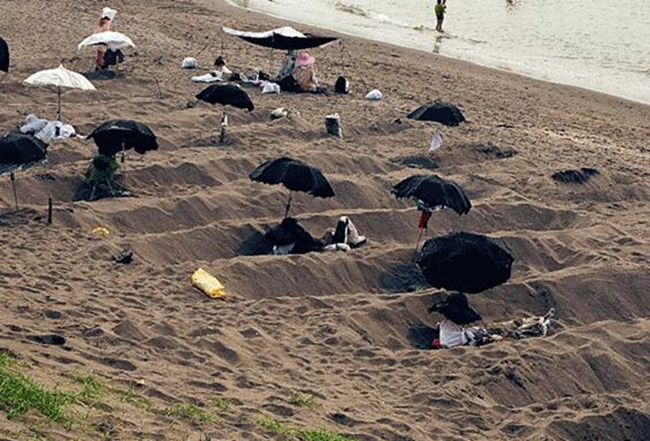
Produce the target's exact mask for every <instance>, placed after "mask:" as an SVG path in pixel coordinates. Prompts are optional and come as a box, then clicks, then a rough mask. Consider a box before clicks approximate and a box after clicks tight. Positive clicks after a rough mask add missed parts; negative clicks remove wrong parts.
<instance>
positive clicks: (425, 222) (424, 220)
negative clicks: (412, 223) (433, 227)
mask: <svg viewBox="0 0 650 441" xmlns="http://www.w3.org/2000/svg"><path fill="white" fill-rule="evenodd" d="M429 219H431V212H430V211H423V212H422V214H421V215H420V221H419V222H418V228H420V229H422V228H427V227H428V226H429Z"/></svg>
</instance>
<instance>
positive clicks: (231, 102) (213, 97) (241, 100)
mask: <svg viewBox="0 0 650 441" xmlns="http://www.w3.org/2000/svg"><path fill="white" fill-rule="evenodd" d="M196 98H198V99H200V100H201V101H205V102H206V103H210V104H221V105H224V106H233V107H237V108H239V109H247V110H248V111H249V112H250V111H252V110H253V109H254V108H255V106H254V105H253V101H251V98H250V97H249V96H248V94H247V93H246V92H245V91H244V90H243V89H242V88H241V87H239V86H237V85H235V84H213V85H212V86H209V87H207V88H206V89H203V90H202V91H201V93H199V94H198V95H197V96H196Z"/></svg>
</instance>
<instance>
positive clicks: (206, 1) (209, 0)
mask: <svg viewBox="0 0 650 441" xmlns="http://www.w3.org/2000/svg"><path fill="white" fill-rule="evenodd" d="M193 1H194V2H196V3H199V4H202V5H204V6H206V7H210V5H214V4H215V3H223V4H225V5H226V6H228V7H231V8H235V9H238V10H241V11H245V12H246V13H251V14H259V15H261V16H264V17H269V18H272V19H274V20H278V21H282V22H286V23H293V24H295V25H300V26H304V27H307V28H311V29H318V30H320V31H325V32H329V33H331V34H333V35H339V36H345V37H347V38H353V39H360V40H366V41H371V42H374V43H378V44H382V45H388V46H393V47H399V48H402V49H407V50H412V51H417V52H418V53H424V54H427V55H429V56H431V55H433V56H437V57H442V58H444V59H447V60H453V61H457V62H463V63H469V64H471V65H473V66H477V67H480V68H484V69H490V70H495V71H498V72H502V73H506V74H513V75H516V76H518V77H523V78H528V79H532V80H535V81H541V82H544V83H548V84H552V85H555V86H563V87H571V88H577V89H581V90H585V91H588V92H593V93H598V94H602V95H607V96H611V97H614V98H617V99H622V100H625V101H629V102H631V103H634V104H641V105H644V106H649V107H650V100H648V101H644V100H643V99H635V98H631V97H628V96H623V95H617V94H614V93H611V92H607V91H602V90H597V89H590V88H588V87H586V86H583V85H576V84H570V83H568V82H567V83H565V82H558V81H555V80H551V79H547V78H543V77H542V76H543V74H540V75H536V74H535V73H532V72H518V71H516V70H513V69H508V68H503V67H499V66H497V65H491V64H488V63H485V64H484V63H481V62H480V61H479V60H478V59H464V58H457V57H453V56H450V55H445V54H437V53H433V52H430V51H427V50H424V49H421V48H417V47H413V46H407V45H401V44H396V43H391V42H388V41H384V40H380V39H377V38H372V37H370V36H360V35H355V34H351V33H348V32H346V31H341V30H337V29H331V28H328V27H323V26H320V25H318V26H317V25H313V24H310V23H306V22H302V21H299V20H297V19H293V18H286V17H283V16H280V15H276V14H273V13H270V12H265V11H259V10H254V9H249V8H247V7H245V6H241V5H239V4H237V3H236V2H235V1H233V0H193Z"/></svg>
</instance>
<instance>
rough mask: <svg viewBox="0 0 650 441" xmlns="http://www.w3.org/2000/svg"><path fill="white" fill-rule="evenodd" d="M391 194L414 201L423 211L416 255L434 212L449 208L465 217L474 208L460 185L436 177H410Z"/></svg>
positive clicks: (419, 225) (394, 188)
mask: <svg viewBox="0 0 650 441" xmlns="http://www.w3.org/2000/svg"><path fill="white" fill-rule="evenodd" d="M391 192H392V193H393V194H394V195H395V197H397V198H398V199H399V198H411V199H413V200H414V201H415V202H416V204H417V207H418V208H419V209H420V210H421V211H422V215H421V216H420V222H419V224H418V227H419V228H420V235H419V237H418V241H417V244H416V246H415V252H416V253H417V250H418V247H419V245H420V240H421V239H422V232H423V231H424V230H425V229H426V228H427V227H428V222H429V218H430V217H431V212H432V211H434V210H436V209H441V208H446V207H448V208H451V209H452V210H454V211H455V212H456V213H458V214H459V215H463V214H467V213H468V212H469V210H470V209H471V208H472V203H471V202H470V200H469V198H468V197H467V195H466V194H465V192H464V191H463V189H462V188H461V186H460V185H458V184H457V183H455V182H453V181H448V180H446V179H442V178H441V177H439V176H436V175H415V176H411V177H408V178H406V179H404V180H403V181H401V182H399V183H397V184H396V185H394V186H393V189H392V190H391Z"/></svg>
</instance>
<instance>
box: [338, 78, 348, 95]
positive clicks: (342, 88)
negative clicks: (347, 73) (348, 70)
mask: <svg viewBox="0 0 650 441" xmlns="http://www.w3.org/2000/svg"><path fill="white" fill-rule="evenodd" d="M334 92H336V93H350V82H349V81H348V79H347V78H345V77H344V76H340V77H338V78H337V79H336V83H335V84H334Z"/></svg>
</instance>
